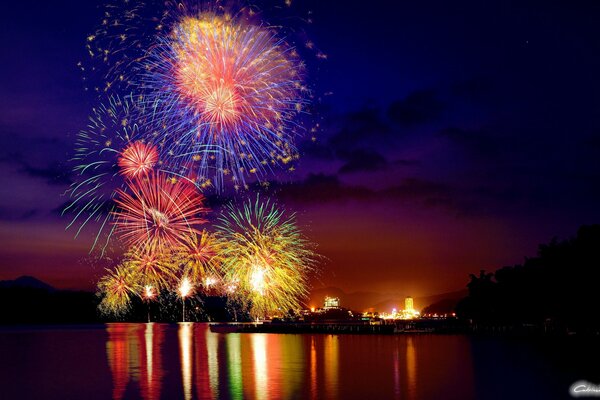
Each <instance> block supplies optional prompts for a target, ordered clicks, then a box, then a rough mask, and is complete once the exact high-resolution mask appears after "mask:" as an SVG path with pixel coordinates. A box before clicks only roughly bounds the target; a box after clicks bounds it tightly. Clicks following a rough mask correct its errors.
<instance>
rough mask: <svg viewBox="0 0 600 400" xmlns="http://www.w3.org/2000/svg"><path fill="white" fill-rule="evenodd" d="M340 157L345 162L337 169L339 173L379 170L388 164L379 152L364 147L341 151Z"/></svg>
mask: <svg viewBox="0 0 600 400" xmlns="http://www.w3.org/2000/svg"><path fill="white" fill-rule="evenodd" d="M341 158H342V159H343V160H344V161H345V162H346V163H345V164H344V165H342V167H341V168H340V170H339V172H340V173H341V174H347V173H352V172H374V171H380V170H382V169H385V168H386V167H387V165H388V163H387V160H386V159H385V158H384V157H383V156H382V155H381V154H379V153H377V152H376V151H372V150H366V149H357V150H353V151H351V152H347V153H343V154H342V155H341Z"/></svg>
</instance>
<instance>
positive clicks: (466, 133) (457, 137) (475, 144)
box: [439, 127, 505, 156]
mask: <svg viewBox="0 0 600 400" xmlns="http://www.w3.org/2000/svg"><path fill="white" fill-rule="evenodd" d="M439 134H440V136H442V137H445V138H448V139H449V140H450V141H451V142H453V143H456V144H458V145H460V146H462V147H464V148H465V149H467V150H468V151H471V152H473V153H475V154H478V155H487V156H493V155H498V154H500V153H501V152H502V151H503V150H504V147H505V146H504V143H503V141H502V140H501V139H500V138H498V137H496V136H494V135H492V134H490V132H487V131H484V130H468V129H463V128H458V127H449V128H446V129H443V130H442V131H441V132H440V133H439Z"/></svg>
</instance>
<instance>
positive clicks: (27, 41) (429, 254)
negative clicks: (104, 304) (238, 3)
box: [0, 0, 600, 296]
mask: <svg viewBox="0 0 600 400" xmlns="http://www.w3.org/2000/svg"><path fill="white" fill-rule="evenodd" d="M82 3H87V2H67V1H58V2H52V3H45V4H42V5H40V4H38V3H37V2H27V1H26V2H12V3H10V4H7V5H6V6H5V8H7V10H5V11H4V12H3V15H2V17H1V18H2V23H1V24H0V30H1V31H2V34H1V35H0V43H1V46H2V50H3V61H2V63H1V64H0V71H1V73H0V105H1V106H0V140H1V141H2V146H0V168H1V171H2V173H1V174H0V179H1V182H0V188H1V189H0V190H1V191H2V192H1V196H0V242H1V243H2V246H1V247H0V279H11V278H15V277H17V276H19V275H23V274H30V275H34V276H36V277H39V278H41V279H43V280H46V281H47V282H49V283H51V284H53V285H55V286H58V287H68V288H86V289H89V288H92V287H93V286H94V285H95V281H96V279H97V276H98V274H100V273H101V272H102V269H101V268H102V265H101V263H97V262H94V261H93V259H91V258H90V257H88V255H87V253H88V250H89V248H90V245H91V241H92V237H91V235H89V234H86V233H84V234H83V235H82V236H81V237H80V238H78V239H74V238H73V236H74V231H66V232H65V227H66V225H67V223H68V218H61V217H60V215H59V214H60V213H59V210H60V207H61V206H62V205H63V204H64V203H65V202H66V201H67V198H66V197H65V194H64V193H65V191H66V190H67V188H68V185H69V183H70V182H71V177H70V175H71V173H70V168H71V166H70V164H69V163H68V158H69V156H70V155H71V154H72V151H73V141H74V136H75V135H76V133H77V131H78V130H79V129H81V128H82V127H83V126H84V124H85V121H86V118H87V116H88V114H89V113H90V110H91V108H92V107H93V106H94V105H95V104H96V101H97V100H96V98H95V97H94V96H92V95H91V94H90V93H87V92H85V91H84V90H83V87H84V86H83V84H82V81H81V77H82V75H81V73H80V71H79V70H78V68H77V66H76V64H77V62H78V61H80V60H85V57H86V54H85V48H84V45H85V38H86V36H87V35H88V34H89V33H90V32H91V31H93V29H94V27H95V26H96V25H97V23H98V21H99V14H100V11H99V10H98V9H97V8H96V6H95V5H93V4H82ZM296 3H298V4H300V3H302V4H301V5H298V8H299V10H300V9H301V10H308V9H311V10H312V11H313V14H312V15H313V19H314V23H313V24H311V25H309V26H307V27H306V30H307V34H308V35H309V36H310V37H311V38H312V40H313V41H314V42H315V43H317V45H318V46H319V48H320V49H321V50H322V51H323V52H325V53H326V54H327V55H328V59H327V61H323V62H322V61H318V62H317V61H309V71H310V74H311V75H310V78H309V79H310V83H311V85H312V86H313V87H314V90H315V92H316V93H321V94H323V96H322V102H321V104H320V105H319V106H318V107H316V110H315V112H314V113H313V116H312V118H314V119H315V120H318V121H319V122H320V123H321V126H322V130H321V132H319V134H318V135H317V138H318V140H317V141H316V143H313V142H311V141H309V140H304V141H301V143H300V148H301V150H302V158H301V160H300V162H299V164H298V165H297V167H296V171H295V172H294V173H293V174H290V175H286V176H280V177H278V178H277V179H278V182H279V183H277V182H274V183H273V184H272V188H273V189H271V194H272V195H273V196H274V197H276V198H278V199H279V201H280V202H281V203H282V204H284V205H286V207H288V208H289V209H291V210H295V211H297V212H298V213H299V221H300V222H301V224H302V226H303V228H304V229H305V232H306V233H307V235H308V236H309V237H310V238H311V239H313V240H314V241H315V242H317V243H318V244H319V251H320V252H321V253H322V254H323V255H324V256H325V257H326V259H325V261H324V263H323V266H322V271H321V273H320V274H319V277H318V279H315V282H314V285H315V286H324V285H325V286H326V285H334V286H337V287H340V288H342V289H344V290H346V291H358V290H372V291H380V292H390V293H397V294H400V295H404V294H411V295H413V296H423V295H429V294H435V293H440V292H444V291H452V290H457V289H460V288H462V287H464V285H465V284H466V282H467V280H468V273H470V272H477V271H478V270H479V269H482V268H485V269H489V270H491V269H495V268H498V267H501V266H503V265H507V264H515V263H519V262H521V261H522V260H523V257H524V256H527V255H529V256H532V255H534V254H535V252H536V247H537V244H539V243H542V242H547V241H549V240H550V239H551V238H552V237H553V236H558V237H561V238H565V237H568V236H570V235H573V234H574V233H575V231H576V229H577V227H578V226H580V225H582V224H591V223H597V222H599V217H600V211H599V207H598V204H600V190H599V186H598V182H599V178H600V118H599V116H600V113H599V110H600V97H599V93H600V79H598V78H597V74H598V71H600V39H599V38H600V27H599V26H598V24H597V21H598V18H599V17H600V4H590V2H588V3H585V4H584V3H583V2H577V3H574V4H571V3H573V2H571V3H565V2H548V1H545V2H529V1H519V2H506V1H502V2H500V1H498V2H485V5H483V4H480V2H444V1H437V2H418V4H414V2H396V1H387V2H379V1H375V2H370V3H365V2H360V3H358V2H344V3H343V6H341V4H342V3H340V4H337V3H336V2H317V1H308V2H301V1H299V0H298V1H297V2H296ZM320 3H327V4H320ZM355 3H356V4H355ZM298 13H300V11H298ZM267 15H268V12H267ZM325 93H327V95H324V94H325Z"/></svg>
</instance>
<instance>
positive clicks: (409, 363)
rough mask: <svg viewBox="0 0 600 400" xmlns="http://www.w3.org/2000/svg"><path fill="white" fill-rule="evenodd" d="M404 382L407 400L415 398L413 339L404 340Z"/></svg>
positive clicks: (415, 376) (415, 362)
mask: <svg viewBox="0 0 600 400" xmlns="http://www.w3.org/2000/svg"><path fill="white" fill-rule="evenodd" d="M406 339H407V340H406V381H407V394H408V398H409V399H416V398H417V355H416V348H415V344H414V342H413V340H414V339H413V338H412V337H411V336H408V337H407V338H406Z"/></svg>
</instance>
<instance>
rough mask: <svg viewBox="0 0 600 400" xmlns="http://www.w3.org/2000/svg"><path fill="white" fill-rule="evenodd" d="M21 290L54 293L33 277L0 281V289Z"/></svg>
mask: <svg viewBox="0 0 600 400" xmlns="http://www.w3.org/2000/svg"><path fill="white" fill-rule="evenodd" d="M9 288H22V289H43V290H46V291H48V292H55V291H56V289H55V288H53V287H52V286H50V285H49V284H47V283H46V282H42V281H40V280H39V279H37V278H34V277H33V276H28V275H23V276H20V277H18V278H17V279H13V280H6V281H0V289H9Z"/></svg>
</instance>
